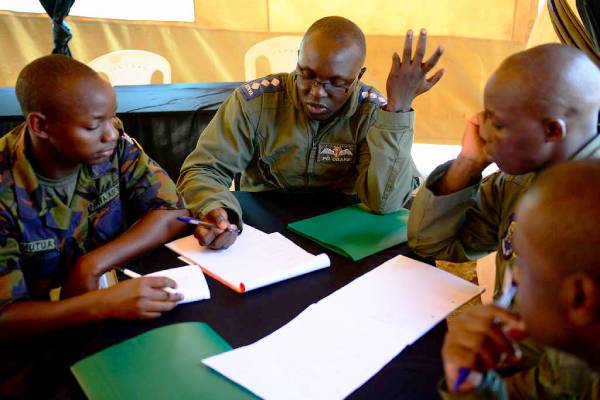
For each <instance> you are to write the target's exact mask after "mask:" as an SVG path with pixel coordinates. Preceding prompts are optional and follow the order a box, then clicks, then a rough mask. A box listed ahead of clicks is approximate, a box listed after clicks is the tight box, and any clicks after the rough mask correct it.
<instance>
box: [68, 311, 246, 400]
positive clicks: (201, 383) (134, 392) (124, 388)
mask: <svg viewBox="0 0 600 400" xmlns="http://www.w3.org/2000/svg"><path fill="white" fill-rule="evenodd" d="M230 349H231V346H229V344H228V343H227V342H226V341H225V340H224V339H223V338H222V337H221V336H219V334H218V333H216V332H215V331H214V330H213V329H212V328H211V327H210V326H209V325H207V324H205V323H201V322H184V323H179V324H174V325H168V326H163V327H160V328H157V329H154V330H151V331H149V332H146V333H143V334H141V335H139V336H136V337H134V338H131V339H129V340H126V341H124V342H122V343H119V344H116V345H114V346H112V347H109V348H107V349H105V350H102V351H100V352H99V353H96V354H94V355H92V356H89V357H87V358H84V359H83V360H81V361H79V362H77V363H76V364H74V365H73V366H72V367H71V371H72V372H73V374H74V375H75V377H76V378H77V381H78V382H79V384H80V385H81V387H82V389H83V391H84V392H85V394H86V395H87V397H88V398H89V399H91V400H97V399H128V400H129V399H145V400H146V399H178V400H179V399H211V400H212V399H256V398H257V397H255V396H254V395H253V394H252V393H250V392H248V391H247V390H246V389H244V388H242V387H241V386H239V385H237V384H236V383H234V382H232V381H230V380H228V379H227V378H225V377H224V376H222V375H220V374H218V373H217V372H215V371H213V370H211V369H210V368H208V367H206V366H204V365H203V364H202V362H201V360H202V359H203V358H206V357H209V356H212V355H215V354H219V353H222V352H224V351H227V350H230Z"/></svg>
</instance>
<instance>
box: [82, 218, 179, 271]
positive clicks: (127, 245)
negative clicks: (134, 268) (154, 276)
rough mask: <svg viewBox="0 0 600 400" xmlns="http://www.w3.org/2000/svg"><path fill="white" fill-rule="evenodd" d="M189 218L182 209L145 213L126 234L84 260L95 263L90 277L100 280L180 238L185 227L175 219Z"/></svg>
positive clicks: (99, 248)
mask: <svg viewBox="0 0 600 400" xmlns="http://www.w3.org/2000/svg"><path fill="white" fill-rule="evenodd" d="M187 215H189V213H188V211H187V210H185V209H181V210H154V211H150V212H148V213H147V214H146V215H144V216H143V217H142V218H141V219H140V220H139V221H137V222H136V223H135V224H134V225H133V226H132V227H131V228H130V229H129V230H127V231H126V232H124V233H123V234H121V235H119V236H118V237H117V238H116V239H114V240H112V241H110V242H108V243H106V244H105V245H102V246H100V247H98V248H96V249H94V250H92V251H90V252H88V253H87V254H86V255H85V257H87V258H92V259H94V260H98V261H97V262H96V263H95V264H96V266H97V267H96V268H97V269H96V271H94V274H95V275H97V276H100V275H101V274H102V273H104V272H106V271H108V270H109V269H111V268H112V267H114V266H117V265H124V264H126V263H128V262H129V261H131V260H133V259H135V258H137V257H139V256H140V255H142V254H144V253H145V252H147V251H150V250H152V249H153V248H156V247H158V246H160V245H161V244H163V243H165V242H167V241H169V240H171V239H173V238H174V237H176V236H177V235H180V234H182V233H183V232H184V231H185V229H186V228H187V225H186V224H184V223H182V222H181V221H179V220H177V217H180V216H187Z"/></svg>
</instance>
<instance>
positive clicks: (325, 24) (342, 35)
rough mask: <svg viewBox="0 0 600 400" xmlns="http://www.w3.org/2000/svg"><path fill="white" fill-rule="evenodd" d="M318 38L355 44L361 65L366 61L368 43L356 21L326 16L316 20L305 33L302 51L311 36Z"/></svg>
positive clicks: (349, 44)
mask: <svg viewBox="0 0 600 400" xmlns="http://www.w3.org/2000/svg"><path fill="white" fill-rule="evenodd" d="M313 36H314V37H315V38H318V40H325V41H330V42H336V43H338V44H340V45H344V46H355V47H356V49H355V51H356V55H357V58H358V59H359V62H360V64H361V66H362V65H363V64H364V62H365V56H366V51H367V44H366V41H365V35H364V33H363V32H362V31H361V29H360V28H359V27H358V25H356V24H355V23H354V22H352V21H350V20H349V19H346V18H344V17H337V16H331V17H325V18H321V19H319V20H317V21H315V22H314V23H313V24H312V25H311V26H310V27H309V28H308V30H307V31H306V33H305V34H304V38H303V39H302V44H301V45H300V51H301V52H302V49H303V47H304V44H305V42H307V41H308V40H309V39H310V38H311V37H313Z"/></svg>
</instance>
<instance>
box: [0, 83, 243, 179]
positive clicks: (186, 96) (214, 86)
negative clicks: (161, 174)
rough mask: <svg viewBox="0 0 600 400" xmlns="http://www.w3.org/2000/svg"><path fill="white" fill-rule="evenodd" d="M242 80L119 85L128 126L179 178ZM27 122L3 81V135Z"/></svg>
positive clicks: (0, 95) (0, 114)
mask: <svg viewBox="0 0 600 400" xmlns="http://www.w3.org/2000/svg"><path fill="white" fill-rule="evenodd" d="M240 84H241V82H219V83H175V84H170V85H131V86H116V87H115V92H116V94H117V115H118V116H119V118H121V120H122V121H123V125H124V127H125V131H126V132H127V133H128V134H129V135H131V136H133V137H135V138H136V139H137V140H138V141H139V142H140V144H141V145H142V147H143V148H144V150H145V151H146V152H147V153H148V154H149V155H150V157H152V158H153V159H154V160H155V161H157V162H158V163H159V164H160V165H161V166H162V167H163V168H164V169H165V170H166V171H167V173H168V174H169V175H170V176H171V178H172V179H173V180H176V179H177V177H178V176H179V169H180V167H181V163H182V162H183V160H184V159H185V157H187V155H188V154H189V153H190V152H191V151H192V150H193V149H194V147H195V146H196V142H197V141H198V137H199V136H200V133H202V131H203V130H204V128H205V127H206V125H208V123H209V122H210V120H211V119H212V117H213V115H214V114H215V112H216V110H217V109H218V108H219V106H220V105H221V103H223V101H225V99H226V98H227V97H228V96H229V95H230V94H231V92H232V91H233V90H234V89H235V88H237V87H238V86H239V85H240ZM21 122H23V117H22V115H21V109H20V107H19V104H18V102H17V98H16V96H15V88H13V87H0V136H2V135H4V134H5V133H8V132H9V131H10V130H11V129H12V128H14V127H15V126H17V125H18V124H20V123H21Z"/></svg>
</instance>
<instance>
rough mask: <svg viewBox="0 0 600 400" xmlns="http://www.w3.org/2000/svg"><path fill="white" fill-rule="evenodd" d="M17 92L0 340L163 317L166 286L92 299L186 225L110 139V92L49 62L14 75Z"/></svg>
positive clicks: (65, 62)
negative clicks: (54, 295) (120, 269)
mask: <svg viewBox="0 0 600 400" xmlns="http://www.w3.org/2000/svg"><path fill="white" fill-rule="evenodd" d="M16 91H17V97H18V99H19V103H20V105H21V109H22V110H23V114H24V116H25V118H26V122H25V123H23V124H21V125H20V126H18V127H16V128H15V129H13V130H12V131H11V132H10V133H8V134H6V135H5V136H3V137H2V138H1V139H0V177H1V181H0V339H1V340H5V339H9V338H20V337H23V336H28V335H34V334H40V333H44V332H49V331H52V330H58V329H62V328H67V327H71V326H76V325H81V324H84V323H88V322H92V321H97V320H101V319H105V318H123V319H142V318H155V317H158V316H160V315H161V313H163V312H165V311H168V310H171V309H172V308H173V307H175V305H176V303H177V301H178V300H181V296H180V295H174V294H169V293H167V292H166V291H164V290H163V288H164V287H175V282H173V281H172V280H170V279H167V278H161V277H145V278H141V279H133V280H128V281H125V282H122V283H118V284H117V285H115V286H113V287H111V288H109V289H104V290H94V289H97V288H98V279H99V277H100V276H101V275H102V274H103V273H105V272H106V271H108V270H110V269H111V268H113V267H115V266H122V265H124V264H126V263H127V262H129V261H131V260H132V259H134V258H135V257H137V256H139V255H141V254H143V253H144V252H146V251H148V250H150V249H152V248H153V247H155V246H158V245H159V244H161V243H163V242H165V241H167V240H169V239H171V238H173V237H174V236H176V235H177V234H179V233H181V232H182V229H184V227H182V224H181V223H179V222H178V221H177V219H176V218H177V216H184V215H187V211H186V210H185V209H184V206H183V201H182V199H181V198H180V196H179V194H178V193H177V190H176V187H175V184H174V183H173V182H172V181H171V179H169V177H168V176H167V174H166V173H165V172H164V171H163V170H162V169H161V168H160V167H159V166H158V165H157V164H156V163H155V162H154V161H152V160H151V159H150V158H148V156H147V155H146V154H145V153H144V152H143V151H142V150H141V148H140V147H139V145H137V144H136V143H135V142H134V141H133V140H132V139H131V138H129V137H128V136H127V135H126V134H124V133H123V132H122V131H120V130H118V129H117V128H116V126H115V123H117V122H119V121H118V120H116V117H115V111H116V102H115V92H114V90H113V88H112V87H111V86H110V84H108V83H107V82H106V81H104V80H103V79H102V78H101V77H100V76H99V75H98V74H97V73H96V72H94V71H93V70H92V69H91V68H89V67H88V66H86V65H85V64H82V63H80V62H78V61H75V60H72V59H70V58H68V57H65V56H62V55H51V56H46V57H42V58H39V59H37V60H35V61H33V62H32V63H30V64H29V65H27V66H26V67H25V68H24V69H23V70H22V71H21V73H20V74H19V77H18V79H17V84H16ZM133 223H135V224H133ZM132 224H133V225H132ZM128 227H129V228H128ZM58 286H62V292H61V300H60V301H55V302H51V301H49V290H50V289H51V288H53V287H58Z"/></svg>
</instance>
